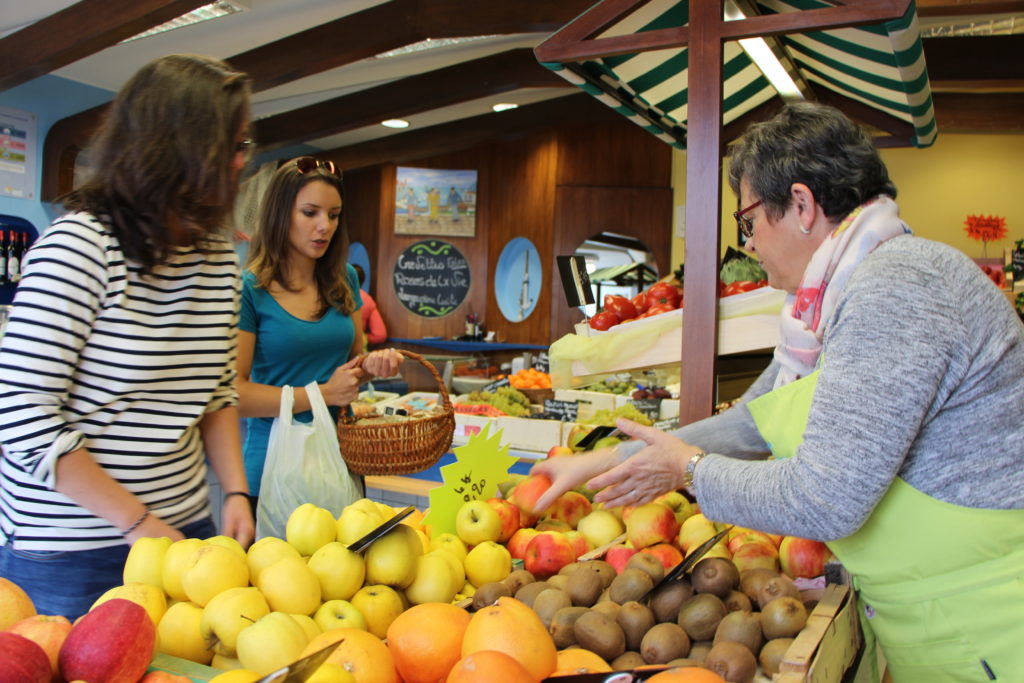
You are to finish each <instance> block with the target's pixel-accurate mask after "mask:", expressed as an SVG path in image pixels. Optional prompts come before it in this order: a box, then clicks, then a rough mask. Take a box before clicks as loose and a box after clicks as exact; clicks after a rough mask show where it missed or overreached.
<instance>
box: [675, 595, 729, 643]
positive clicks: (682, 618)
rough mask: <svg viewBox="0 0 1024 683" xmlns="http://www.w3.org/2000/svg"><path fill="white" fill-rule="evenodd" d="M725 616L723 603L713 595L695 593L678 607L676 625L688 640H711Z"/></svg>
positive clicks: (725, 611)
mask: <svg viewBox="0 0 1024 683" xmlns="http://www.w3.org/2000/svg"><path fill="white" fill-rule="evenodd" d="M726 614H727V610H726V609H725V603H724V602H722V600H721V599H720V598H719V597H718V596H717V595H715V594H713V593H697V594H696V595H694V596H693V597H692V598H690V599H689V600H687V601H686V602H684V603H683V604H682V605H681V606H680V607H679V619H678V623H679V625H680V626H682V627H683V628H684V629H685V630H686V634H687V635H688V636H690V640H711V639H712V638H714V637H715V630H716V629H717V628H718V624H719V622H721V621H722V619H723V618H724V617H725V615H726Z"/></svg>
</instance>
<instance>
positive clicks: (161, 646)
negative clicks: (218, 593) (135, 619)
mask: <svg viewBox="0 0 1024 683" xmlns="http://www.w3.org/2000/svg"><path fill="white" fill-rule="evenodd" d="M202 618H203V608H202V607H198V606H196V605H193V604H192V603H191V602H178V603H175V604H174V605H171V607H170V608H169V609H168V610H167V612H166V613H165V614H164V617H163V619H161V620H160V623H159V624H158V625H157V629H156V632H157V651H159V652H162V653H164V654H165V655H171V656H172V657H180V658H181V659H187V660H189V661H190V662H196V663H198V664H209V663H210V660H212V659H213V650H209V649H207V647H206V641H205V640H204V639H203V635H202V632H201V630H200V628H199V624H200V621H201V620H202Z"/></svg>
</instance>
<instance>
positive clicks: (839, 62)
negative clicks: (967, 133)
mask: <svg viewBox="0 0 1024 683" xmlns="http://www.w3.org/2000/svg"><path fill="white" fill-rule="evenodd" d="M754 4H755V5H756V7H757V9H758V10H759V12H760V13H761V14H762V15H768V14H781V13H788V12H799V11H803V10H812V9H819V8H825V7H833V6H834V5H833V4H831V3H828V2H824V1H823V0H754ZM688 20H689V2H688V0H652V1H651V2H648V3H646V4H643V5H641V6H639V7H638V8H637V9H636V10H635V11H633V12H631V13H630V14H628V15H626V16H624V17H621V18H620V19H619V20H618V21H616V22H615V23H614V24H612V25H611V26H609V27H608V28H607V29H606V30H605V31H604V32H602V33H600V34H599V35H596V36H595V38H606V37H616V36H626V35H630V34H635V33H639V32H644V31H652V30H657V29H665V28H672V27H679V26H685V25H686V24H687V22H688ZM778 39H779V40H780V41H781V43H782V45H783V46H784V48H785V50H786V51H787V52H788V54H789V56H790V58H791V60H792V62H793V63H794V65H795V66H796V67H797V69H798V70H799V72H800V74H801V75H802V76H803V78H804V79H805V80H806V81H807V82H809V83H812V84H813V86H814V87H815V88H825V89H827V90H831V91H833V92H835V93H837V94H838V95H840V96H842V97H845V98H848V99H851V100H855V101H857V102H859V103H861V104H863V105H866V106H868V107H872V108H874V109H877V110H879V111H881V112H884V113H886V114H888V115H890V116H892V117H894V118H896V119H899V120H901V121H903V122H905V123H906V124H909V125H910V126H912V128H913V134H912V135H911V137H910V142H911V143H912V144H913V145H915V146H918V147H926V146H928V145H930V144H932V142H934V140H935V137H936V135H937V132H938V131H937V129H936V124H935V112H934V110H933V108H932V97H931V90H930V88H929V84H928V72H927V70H926V68H925V60H924V49H923V46H922V43H921V32H920V29H919V27H918V22H917V13H916V10H915V5H914V3H913V2H911V3H910V4H909V7H908V10H907V12H906V14H905V15H904V16H903V17H901V18H899V19H896V20H893V21H888V22H885V23H882V24H876V25H866V26H858V27H852V28H838V29H827V30H818V31H808V32H806V33H791V34H785V35H780V36H778ZM687 57H688V55H687V49H686V48H685V47H683V48H670V49H658V50H650V51H647V52H636V53H632V54H624V55H616V56H609V57H602V58H596V59H590V58H588V59H584V60H581V61H578V62H571V63H559V62H542V63H543V64H544V66H546V67H547V68H549V69H551V70H553V71H555V72H556V73H558V74H559V75H561V76H562V77H564V78H565V79H566V80H568V81H570V82H571V83H573V84H575V85H577V86H579V87H580V88H582V89H583V90H584V91H586V92H587V93H589V94H591V95H593V96H594V97H596V98H597V99H599V100H601V101H602V102H604V103H605V104H607V105H608V106H610V107H612V108H613V109H615V110H616V111H618V112H619V113H621V114H623V115H624V116H626V117H628V118H629V119H630V120H632V121H634V122H635V123H637V124H639V125H640V126H642V127H644V128H645V129H646V130H648V131H650V132H651V133H653V134H655V135H657V136H658V137H659V138H661V139H663V140H664V141H666V142H668V143H669V144H672V145H673V146H675V147H678V148H680V149H685V146H686V128H687V67H688V64H687ZM722 72H723V78H724V82H723V85H722V90H723V103H722V114H723V125H727V124H729V123H730V122H732V121H734V120H736V119H737V118H739V117H740V116H742V115H743V114H745V113H747V112H749V111H750V110H752V109H754V108H756V107H757V106H759V105H761V104H763V103H765V102H767V101H768V100H770V99H772V98H773V97H775V96H776V94H777V93H776V91H775V89H774V88H773V87H772V85H771V84H770V83H769V82H768V80H767V79H766V78H765V77H764V75H763V74H762V73H761V71H760V69H759V68H758V67H757V66H756V65H755V64H754V63H753V62H752V61H751V60H750V58H749V57H747V55H746V53H745V52H744V51H743V49H742V48H741V47H740V45H739V43H738V42H737V41H727V42H725V44H724V45H723V70H722Z"/></svg>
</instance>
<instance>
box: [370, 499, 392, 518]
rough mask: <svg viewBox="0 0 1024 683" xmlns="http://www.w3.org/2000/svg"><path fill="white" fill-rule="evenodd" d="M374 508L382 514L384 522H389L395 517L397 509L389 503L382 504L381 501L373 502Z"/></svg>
mask: <svg viewBox="0 0 1024 683" xmlns="http://www.w3.org/2000/svg"><path fill="white" fill-rule="evenodd" d="M373 504H374V506H375V507H376V508H377V512H378V513H380V516H381V518H383V519H384V521H385V522H386V521H388V520H389V519H391V518H392V517H394V516H395V508H393V507H391V506H390V505H388V504H387V503H382V502H380V501H379V500H375V501H373Z"/></svg>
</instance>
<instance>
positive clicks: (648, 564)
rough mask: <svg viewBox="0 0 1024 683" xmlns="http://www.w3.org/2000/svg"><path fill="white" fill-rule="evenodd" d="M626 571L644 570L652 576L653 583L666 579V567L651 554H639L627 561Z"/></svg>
mask: <svg viewBox="0 0 1024 683" xmlns="http://www.w3.org/2000/svg"><path fill="white" fill-rule="evenodd" d="M626 569H642V570H644V571H645V572H647V573H648V574H650V576H651V581H652V582H653V583H658V582H659V581H661V580H662V579H663V578H665V565H663V564H662V563H661V560H659V559H658V558H656V557H655V556H654V555H651V554H650V553H644V552H639V553H635V554H634V555H633V556H632V557H630V558H629V559H628V560H626Z"/></svg>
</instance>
